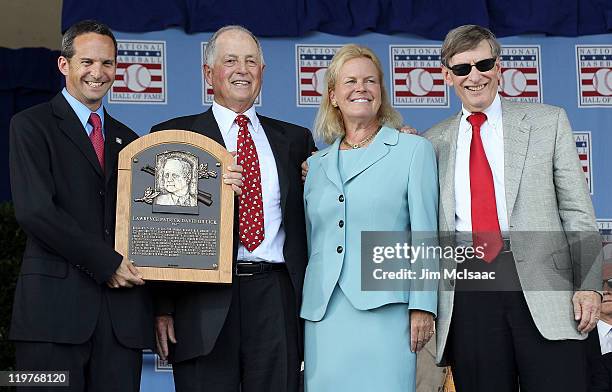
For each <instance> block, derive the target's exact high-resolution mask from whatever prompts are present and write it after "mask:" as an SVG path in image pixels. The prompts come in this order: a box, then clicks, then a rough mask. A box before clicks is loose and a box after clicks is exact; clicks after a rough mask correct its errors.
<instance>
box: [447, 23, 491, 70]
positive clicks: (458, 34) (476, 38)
mask: <svg viewBox="0 0 612 392" xmlns="http://www.w3.org/2000/svg"><path fill="white" fill-rule="evenodd" d="M483 40H486V41H487V42H488V43H489V46H490V47H491V54H492V55H493V57H495V58H498V57H499V55H500V53H501V45H500V44H499V42H497V39H496V38H495V34H493V33H492V32H491V30H489V29H487V28H485V27H482V26H477V25H463V26H459V27H457V28H454V29H452V30H451V31H449V32H448V34H446V38H444V42H443V43H442V51H441V53H440V54H441V56H440V58H441V62H442V65H444V66H445V67H449V63H448V62H449V61H450V59H451V58H452V57H453V56H454V55H456V54H457V53H463V52H466V51H468V50H472V49H474V48H476V47H477V46H478V45H479V44H480V43H481V42H482V41H483Z"/></svg>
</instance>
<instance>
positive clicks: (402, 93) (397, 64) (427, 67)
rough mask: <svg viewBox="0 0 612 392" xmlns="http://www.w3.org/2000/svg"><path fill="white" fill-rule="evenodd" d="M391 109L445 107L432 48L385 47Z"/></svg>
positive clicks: (437, 59) (445, 96) (436, 52)
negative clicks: (390, 87) (388, 58)
mask: <svg viewBox="0 0 612 392" xmlns="http://www.w3.org/2000/svg"><path fill="white" fill-rule="evenodd" d="M389 57H390V64H391V86H392V96H393V106H397V107H438V108H439V107H444V108H447V107H449V100H448V86H446V85H445V84H444V77H443V76H442V69H441V68H440V66H441V63H440V48H439V47H436V46H420V45H416V46H403V45H402V46H395V45H390V46H389Z"/></svg>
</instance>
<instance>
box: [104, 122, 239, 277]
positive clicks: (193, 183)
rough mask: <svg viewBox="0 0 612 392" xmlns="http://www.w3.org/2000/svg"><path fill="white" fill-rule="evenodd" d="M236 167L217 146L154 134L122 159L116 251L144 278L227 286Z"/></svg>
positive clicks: (184, 134)
mask: <svg viewBox="0 0 612 392" xmlns="http://www.w3.org/2000/svg"><path fill="white" fill-rule="evenodd" d="M233 162H234V158H233V157H232V155H231V154H230V153H229V152H227V150H226V149H225V148H224V147H223V146H221V145H220V144H218V143H217V142H215V141H213V140H211V139H209V138H207V137H205V136H203V135H200V134H199V133H195V132H190V131H181V130H168V131H161V132H154V133H151V134H149V135H146V136H143V137H141V138H139V139H137V140H135V141H134V142H132V143H130V144H129V145H128V146H127V147H126V148H124V149H123V150H122V151H121V153H120V154H119V177H118V185H117V228H116V235H115V248H116V250H117V251H118V252H119V253H121V254H122V255H126V256H127V257H128V258H129V259H130V260H132V261H133V262H134V265H136V266H137V267H138V269H139V271H140V272H141V273H142V275H143V277H144V279H146V280H164V281H178V282H209V283H231V281H232V235H233V224H234V193H233V191H232V189H231V187H230V186H228V185H225V184H223V178H222V176H223V170H225V168H226V167H227V166H228V165H231V164H232V163H233Z"/></svg>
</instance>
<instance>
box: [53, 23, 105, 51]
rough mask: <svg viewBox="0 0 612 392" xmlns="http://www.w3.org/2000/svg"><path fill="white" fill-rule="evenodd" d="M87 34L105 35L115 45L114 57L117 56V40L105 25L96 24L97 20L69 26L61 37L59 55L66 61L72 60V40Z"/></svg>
mask: <svg viewBox="0 0 612 392" xmlns="http://www.w3.org/2000/svg"><path fill="white" fill-rule="evenodd" d="M87 33H96V34H100V35H106V36H107V37H110V39H112V40H113V45H115V57H116V56H117V40H116V39H115V36H114V35H113V32H112V31H111V29H110V27H108V26H107V25H105V24H104V23H101V22H98V21H97V20H92V19H88V20H82V21H80V22H77V23H75V24H73V25H72V26H70V28H69V29H68V30H66V32H65V33H64V36H63V37H62V53H61V55H62V56H64V57H66V58H67V59H70V58H72V56H74V39H75V38H76V37H78V36H79V35H83V34H87Z"/></svg>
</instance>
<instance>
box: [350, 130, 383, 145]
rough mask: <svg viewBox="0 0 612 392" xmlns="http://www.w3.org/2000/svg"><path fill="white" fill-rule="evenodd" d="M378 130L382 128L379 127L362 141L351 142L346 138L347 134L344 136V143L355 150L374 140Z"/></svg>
mask: <svg viewBox="0 0 612 392" xmlns="http://www.w3.org/2000/svg"><path fill="white" fill-rule="evenodd" d="M378 131H380V128H378V129H377V130H376V132H374V133H372V134H371V135H370V136H368V137H366V138H365V139H363V140H362V141H360V142H359V143H355V144H353V143H351V142H349V141H348V140H346V135H345V136H344V137H343V138H342V143H344V144H345V145H346V146H347V147H350V148H352V149H354V150H356V149H358V148H361V147H363V146H365V145H366V144H367V143H368V142H369V141H370V140H372V139H373V138H374V136H376V134H377V133H378Z"/></svg>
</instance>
